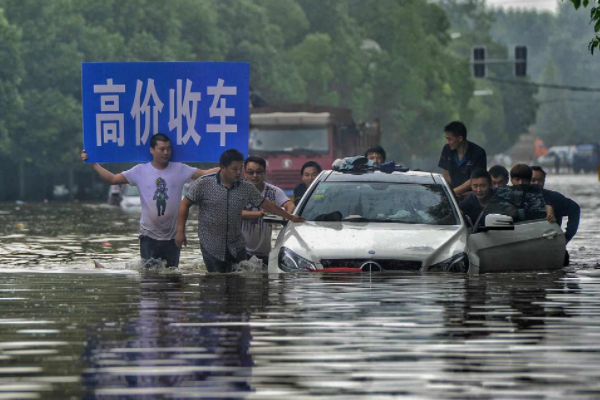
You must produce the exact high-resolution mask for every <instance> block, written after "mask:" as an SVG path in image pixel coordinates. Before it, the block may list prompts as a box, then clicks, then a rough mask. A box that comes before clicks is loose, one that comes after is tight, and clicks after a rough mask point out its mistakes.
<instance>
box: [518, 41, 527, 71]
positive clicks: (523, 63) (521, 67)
mask: <svg viewBox="0 0 600 400" xmlns="http://www.w3.org/2000/svg"><path fill="white" fill-rule="evenodd" d="M515 76H527V46H515Z"/></svg>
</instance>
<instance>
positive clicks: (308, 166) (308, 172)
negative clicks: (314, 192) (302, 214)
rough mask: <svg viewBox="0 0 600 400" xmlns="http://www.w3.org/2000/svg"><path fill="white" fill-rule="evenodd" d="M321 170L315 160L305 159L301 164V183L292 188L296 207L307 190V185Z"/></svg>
mask: <svg viewBox="0 0 600 400" xmlns="http://www.w3.org/2000/svg"><path fill="white" fill-rule="evenodd" d="M321 171H323V168H321V166H320V165H319V164H318V163H317V162H316V161H307V162H305V163H304V165H302V169H301V170H300V176H301V177H302V183H301V184H299V185H298V186H296V187H295V188H294V206H296V207H298V203H300V200H301V199H302V196H304V193H306V191H307V190H308V187H309V186H310V185H311V184H312V183H313V182H314V180H315V179H317V176H319V174H320V173H321Z"/></svg>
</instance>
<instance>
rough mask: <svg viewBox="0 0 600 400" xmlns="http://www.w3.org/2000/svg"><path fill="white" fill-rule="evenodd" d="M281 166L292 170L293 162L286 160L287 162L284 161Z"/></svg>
mask: <svg viewBox="0 0 600 400" xmlns="http://www.w3.org/2000/svg"><path fill="white" fill-rule="evenodd" d="M281 166H282V167H283V168H285V169H290V168H292V160H290V159H289V158H286V159H285V160H283V161H282V162H281Z"/></svg>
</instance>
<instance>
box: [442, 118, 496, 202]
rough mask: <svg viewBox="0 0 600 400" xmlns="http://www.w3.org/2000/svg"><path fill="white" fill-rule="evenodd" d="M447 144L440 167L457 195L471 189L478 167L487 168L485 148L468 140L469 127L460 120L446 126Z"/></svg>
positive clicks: (443, 150)
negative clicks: (473, 174)
mask: <svg viewBox="0 0 600 400" xmlns="http://www.w3.org/2000/svg"><path fill="white" fill-rule="evenodd" d="M444 136H445V137H446V142H447V144H446V145H445V146H444V148H443V149H442V154H441V156H440V161H439V163H438V167H440V168H441V169H443V170H444V178H445V179H446V181H448V183H449V184H450V188H452V189H453V190H454V193H455V194H456V195H459V196H460V195H464V194H466V193H467V192H470V191H471V174H472V173H473V171H475V170H476V169H478V168H482V169H485V170H487V156H486V154H485V150H484V149H482V148H481V147H479V146H477V145H476V144H475V143H473V142H470V141H468V140H467V127H466V126H465V124H463V123H462V122H460V121H454V122H450V123H449V124H448V125H446V126H445V127H444Z"/></svg>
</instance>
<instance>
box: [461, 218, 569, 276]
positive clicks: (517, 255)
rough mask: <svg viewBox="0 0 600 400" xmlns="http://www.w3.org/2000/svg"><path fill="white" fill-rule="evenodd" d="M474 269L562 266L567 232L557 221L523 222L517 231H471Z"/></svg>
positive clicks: (470, 256) (470, 259)
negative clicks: (564, 231)
mask: <svg viewBox="0 0 600 400" xmlns="http://www.w3.org/2000/svg"><path fill="white" fill-rule="evenodd" d="M467 243H468V249H469V263H470V264H471V267H470V268H469V269H470V270H472V272H477V271H478V272H480V273H485V272H505V271H529V270H548V269H560V268H562V266H563V262H564V257H565V245H566V241H565V235H564V233H563V231H562V229H561V228H560V227H559V226H558V224H556V223H550V222H547V221H546V220H532V221H523V222H518V223H515V224H514V230H490V231H486V232H478V233H472V234H469V237H468V241H467Z"/></svg>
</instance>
